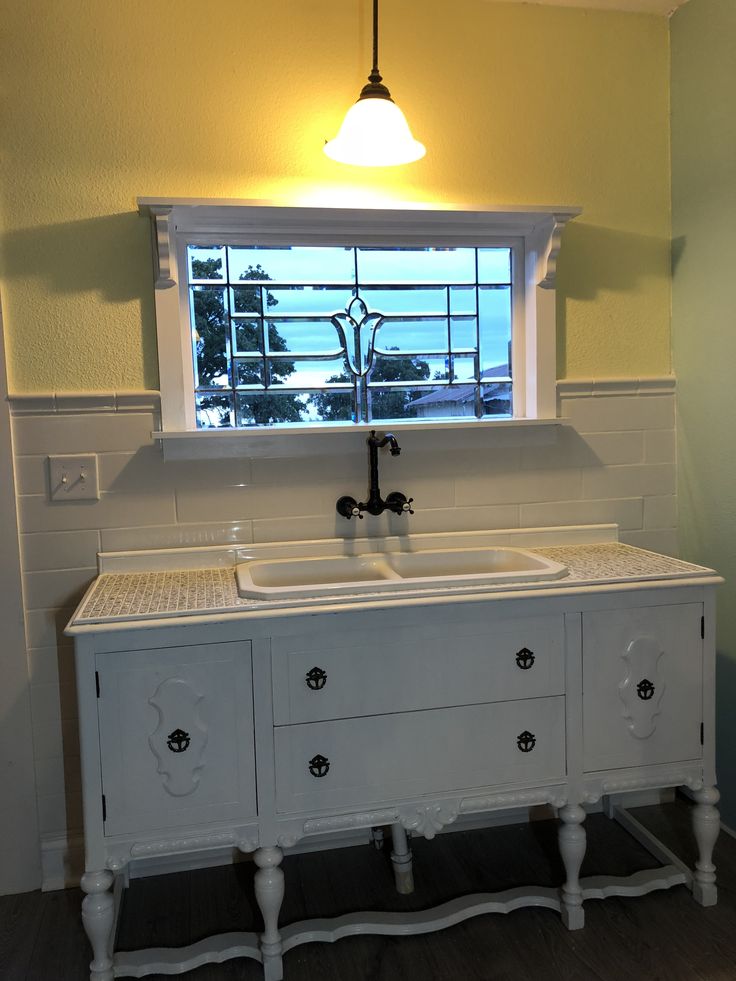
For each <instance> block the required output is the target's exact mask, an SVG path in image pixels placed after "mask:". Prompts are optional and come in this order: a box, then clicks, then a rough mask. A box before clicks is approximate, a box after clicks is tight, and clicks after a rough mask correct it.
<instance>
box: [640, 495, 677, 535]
mask: <svg viewBox="0 0 736 981" xmlns="http://www.w3.org/2000/svg"><path fill="white" fill-rule="evenodd" d="M676 527H677V498H676V497H675V495H674V494H670V495H667V496H662V497H645V498H644V529H645V530H646V531H649V530H653V529H659V528H676Z"/></svg>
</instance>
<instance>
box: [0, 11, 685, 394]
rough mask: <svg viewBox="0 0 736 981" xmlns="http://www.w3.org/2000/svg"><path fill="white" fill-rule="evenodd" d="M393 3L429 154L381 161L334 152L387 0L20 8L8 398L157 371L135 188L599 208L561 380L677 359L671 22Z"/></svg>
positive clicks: (10, 75) (586, 247) (573, 273)
mask: <svg viewBox="0 0 736 981" xmlns="http://www.w3.org/2000/svg"><path fill="white" fill-rule="evenodd" d="M381 16H382V43H381V68H382V69H383V72H384V76H385V78H386V81H387V83H388V84H389V86H390V87H391V90H392V92H393V94H394V96H395V97H396V99H397V101H398V102H399V104H400V105H401V106H402V108H403V109H404V111H405V112H406V114H407V116H408V118H409V119H410V121H411V124H412V127H413V129H414V132H415V135H416V136H417V138H418V139H421V140H422V141H423V142H425V143H426V145H427V147H428V154H427V157H426V159H425V160H423V161H421V162H419V163H417V164H413V165H410V166H408V167H404V168H400V169H397V170H391V169H389V170H383V171H375V172H371V171H363V170H361V169H359V168H346V167H343V166H341V165H339V164H336V163H333V162H332V161H329V160H328V159H327V158H326V157H325V156H324V154H323V153H322V152H321V145H322V142H323V140H324V138H325V137H329V136H332V135H334V132H335V131H336V129H337V126H338V124H339V122H340V119H341V117H342V114H343V113H344V111H345V109H346V108H347V106H348V105H349V104H350V103H351V102H352V101H353V100H354V99H355V97H356V95H357V92H358V90H359V88H360V86H361V85H362V84H363V81H364V76H365V75H366V74H367V71H368V69H369V57H370V4H369V2H368V0H311V2H310V3H304V0H280V2H278V3H263V2H258V3H255V2H248V0H219V2H218V3H217V4H216V5H213V6H210V7H208V5H207V4H205V3H203V2H202V0H116V2H107V0H24V2H23V3H15V4H11V3H6V4H5V5H4V13H3V41H2V44H3V50H1V51H0V64H2V65H3V70H4V74H5V77H6V80H7V85H6V100H5V105H4V110H3V118H2V120H1V122H0V131H1V132H2V133H3V142H4V147H3V152H2V163H1V164H0V166H1V167H2V179H1V181H0V185H1V190H0V194H1V195H2V197H1V199H0V208H1V209H2V210H1V212H0V222H1V224H2V233H3V248H2V270H1V271H2V302H3V309H4V316H5V326H6V333H7V344H8V355H9V371H10V385H11V390H13V391H16V392H22V391H26V392H31V391H44V390H52V389H54V390H59V391H63V390H85V389H86V390H95V389H111V388H140V387H148V388H155V387H156V386H157V369H156V350H155V327H154V321H153V302H152V295H151V292H152V290H151V272H150V250H149V244H148V228H147V225H146V223H145V221H144V219H142V218H139V217H138V216H137V214H136V213H135V198H136V196H137V195H161V196H203V197H246V198H270V199H278V200H283V201H285V202H288V203H295V202H296V203H298V202H302V203H307V202H309V201H315V200H317V201H320V200H321V201H325V200H332V201H335V202H340V203H345V204H347V203H355V202H357V203H362V202H363V201H365V200H371V199H373V200H381V198H384V199H385V197H390V198H392V199H405V200H423V201H441V202H459V203H471V204H478V203H501V204H580V205H582V206H583V208H584V215H583V218H582V219H581V220H578V221H576V222H575V223H573V225H572V226H571V227H570V228H569V231H568V233H566V242H565V247H564V249H563V256H562V261H561V270H560V287H561V288H560V315H561V316H560V320H561V326H560V355H559V364H558V372H559V374H560V375H563V376H564V375H567V376H572V377H574V376H590V375H592V376H602V375H645V374H658V373H666V372H668V371H669V370H670V353H669V348H670V337H669V305H670V279H669V234H670V211H669V197H670V182H669V152H668V150H669V148H668V143H669V128H668V39H667V21H666V20H665V19H664V18H657V17H653V16H646V15H632V14H622V13H613V12H592V11H587V10H581V9H567V8H555V7H540V6H535V5H509V4H505V3H504V4H495V3H489V2H486V0H455V2H454V3H452V4H447V3H446V0H423V2H422V3H421V4H420V3H418V2H417V0H384V2H383V4H382V7H381Z"/></svg>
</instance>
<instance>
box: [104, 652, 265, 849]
mask: <svg viewBox="0 0 736 981" xmlns="http://www.w3.org/2000/svg"><path fill="white" fill-rule="evenodd" d="M97 672H98V678H99V690H100V697H99V700H98V712H99V724H100V742H101V749H102V780H103V790H104V794H105V809H106V820H105V834H107V835H114V834H125V833H128V832H139V831H151V830H154V829H157V828H160V829H164V828H175V827H182V826H184V825H200V824H203V823H209V822H212V821H228V820H233V819H239V818H247V817H252V816H253V815H254V814H255V812H256V805H255V800H256V797H255V768H254V750H253V700H252V693H251V659H250V644H248V643H230V644H211V645H207V646H193V647H177V648H171V649H156V650H148V651H135V652H133V651H131V652H115V653H112V654H100V655H98V656H97Z"/></svg>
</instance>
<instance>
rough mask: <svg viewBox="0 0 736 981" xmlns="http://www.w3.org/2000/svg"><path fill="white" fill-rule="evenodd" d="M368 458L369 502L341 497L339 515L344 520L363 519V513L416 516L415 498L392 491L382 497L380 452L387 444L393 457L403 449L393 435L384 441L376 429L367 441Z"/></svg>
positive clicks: (387, 435) (384, 438) (389, 434)
mask: <svg viewBox="0 0 736 981" xmlns="http://www.w3.org/2000/svg"><path fill="white" fill-rule="evenodd" d="M367 443H368V458H369V461H370V471H371V478H370V487H369V490H368V500H367V501H356V500H355V498H354V497H341V498H340V499H339V501H338V502H337V513H338V514H341V515H342V516H343V518H362V517H363V511H367V512H368V514H383V512H384V511H393V513H394V514H405V513H406V512H408V513H409V514H414V511H413V510H412V507H411V505H412V501H413V500H414V498H413V497H407V496H406V494H402V493H401V491H392V492H391V493H390V494H389V495H388V496H387V497H386V499H385V500H384V499H383V498H382V497H381V489H380V487H379V486H378V451H379V450H380V449H382V448H383V447H384V446H386V444H388V445H389V448H390V452H391V456H398V455H399V453H401V447H400V446H399V444H398V441H397V439H396V437H395V436H394V434H393V433H386V435H385V436H384V437H383V439H379V438H378V436H376V431H375V429H373V430H371V434H370V436H369V437H368V440H367Z"/></svg>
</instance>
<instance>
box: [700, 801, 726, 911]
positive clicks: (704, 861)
mask: <svg viewBox="0 0 736 981" xmlns="http://www.w3.org/2000/svg"><path fill="white" fill-rule="evenodd" d="M693 796H694V797H695V801H696V803H695V807H694V808H693V834H694V835H695V841H696V842H697V845H698V860H697V862H696V863H695V873H694V875H693V896H694V897H695V899H696V900H697V901H698V902H699V903H700V905H701V906H715V904H716V903H717V902H718V887H717V886H716V867H715V865H714V864H713V848H714V846H715V843H716V841H717V839H718V832H719V831H720V830H721V818H720V814H719V813H718V808H717V807H716V806H715V805H716V804H717V803H718V800H719V798H720V796H721V795H720V794H719V793H718V791H717V790H716V788H715V787H703V789H702V790H696V791H695V793H694V795H693Z"/></svg>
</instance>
